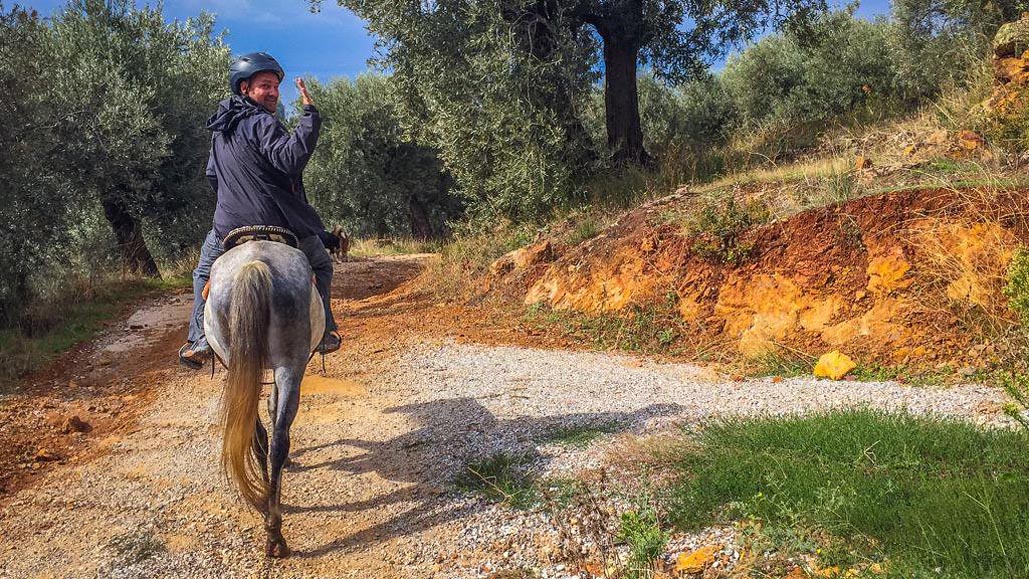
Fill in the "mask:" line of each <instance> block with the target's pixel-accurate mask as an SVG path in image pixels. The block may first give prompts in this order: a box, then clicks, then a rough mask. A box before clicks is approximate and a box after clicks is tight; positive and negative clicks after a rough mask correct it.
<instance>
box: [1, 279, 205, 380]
mask: <svg viewBox="0 0 1029 579" xmlns="http://www.w3.org/2000/svg"><path fill="white" fill-rule="evenodd" d="M191 283H192V281H191V280H190V279H189V278H187V277H184V276H181V275H177V276H174V277H169V278H166V279H155V280H147V279H129V280H112V281H110V282H106V283H103V284H99V285H93V286H90V287H89V288H88V291H84V292H74V293H67V294H66V295H62V296H61V297H59V298H55V299H51V300H47V301H45V302H40V303H37V304H33V305H31V306H30V307H29V308H28V309H27V311H26V314H25V315H24V316H23V317H22V319H21V320H20V323H19V324H18V325H16V326H12V327H7V328H0V389H5V388H7V387H9V386H10V384H11V383H12V382H13V381H15V380H17V379H18V378H20V377H22V376H24V375H25V374H28V373H29V372H31V371H33V370H35V369H37V368H39V367H40V366H42V365H44V364H46V363H47V362H50V361H51V360H53V359H54V358H56V357H57V356H58V355H59V354H61V353H62V352H65V351H67V350H69V349H71V348H73V347H74V346H75V345H77V344H80V343H82V342H84V341H87V340H89V339H91V338H92V337H93V336H95V335H96V334H97V332H99V331H100V330H101V329H102V328H103V327H104V323H105V322H107V321H109V320H111V319H112V318H114V317H116V316H117V315H118V314H119V313H120V312H121V311H122V309H123V308H124V307H125V305H126V304H127V303H129V302H131V301H133V300H136V299H138V298H140V297H142V296H144V295H147V294H150V293H153V292H159V291H167V290H172V289H181V288H186V287H189V286H190V284H191Z"/></svg>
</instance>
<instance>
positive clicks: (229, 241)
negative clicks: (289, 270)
mask: <svg viewBox="0 0 1029 579" xmlns="http://www.w3.org/2000/svg"><path fill="white" fill-rule="evenodd" d="M248 241H277V242H279V243H285V244H286V245H288V246H290V247H294V248H295V247H298V244H297V236H296V234H294V233H293V232H292V231H290V230H288V229H286V228H285V227H278V226H276V225H247V226H245V227H237V228H236V229H233V230H232V231H230V232H229V234H228V235H226V236H225V239H223V240H222V246H223V247H224V248H225V251H228V250H230V249H232V248H233V247H236V246H237V245H243V244H244V243H246V242H248Z"/></svg>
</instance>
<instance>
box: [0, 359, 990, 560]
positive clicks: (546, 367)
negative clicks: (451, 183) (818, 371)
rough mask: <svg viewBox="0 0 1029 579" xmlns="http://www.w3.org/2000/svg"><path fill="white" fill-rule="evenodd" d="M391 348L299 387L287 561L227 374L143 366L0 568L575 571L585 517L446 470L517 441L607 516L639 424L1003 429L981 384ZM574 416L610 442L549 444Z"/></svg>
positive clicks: (34, 505)
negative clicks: (868, 410)
mask: <svg viewBox="0 0 1029 579" xmlns="http://www.w3.org/2000/svg"><path fill="white" fill-rule="evenodd" d="M402 352H403V353H402V354H401V355H400V356H399V358H398V359H397V360H395V362H394V364H393V365H392V368H391V370H390V371H389V372H387V373H386V375H377V376H376V375H364V376H361V375H360V374H359V373H356V372H351V371H340V370H338V369H336V368H335V367H330V372H329V376H327V377H319V376H312V377H309V379H308V380H307V381H305V385H304V389H303V398H302V403H301V410H300V415H299V417H298V419H297V421H296V423H295V425H294V428H293V430H292V433H293V453H292V460H293V464H292V465H291V466H290V467H289V468H288V472H287V474H286V478H285V483H284V494H283V497H284V504H286V505H287V507H286V511H285V519H284V527H283V532H284V534H285V536H286V538H287V540H288V541H290V546H291V548H292V549H293V550H294V553H295V555H294V557H292V558H290V559H287V560H284V561H268V560H265V559H264V557H263V556H261V555H260V552H261V548H260V547H261V545H262V541H263V537H262V536H261V525H260V522H259V520H258V518H257V517H256V516H255V515H253V514H251V513H248V512H246V511H243V510H242V509H241V507H240V506H239V504H238V503H237V502H236V501H235V498H234V497H233V495H232V494H230V493H229V492H228V491H227V486H226V484H225V483H223V481H222V479H221V476H220V474H219V472H218V471H217V467H216V449H217V445H218V442H219V441H218V432H217V429H216V427H215V419H216V408H217V403H218V395H219V390H220V385H221V379H222V377H223V375H219V376H217V377H216V378H215V379H214V380H212V379H211V378H210V377H209V376H202V377H198V376H197V375H196V374H191V373H188V372H187V371H185V370H180V369H167V370H163V371H160V372H158V373H156V375H154V376H150V377H149V378H150V379H153V380H155V381H158V382H159V383H160V384H161V386H160V389H159V393H158V396H157V399H156V401H155V402H154V404H153V406H152V407H151V408H150V409H149V411H148V412H147V414H146V415H144V417H143V418H142V419H141V421H140V423H139V426H138V428H137V430H136V431H134V432H132V433H129V434H126V435H125V436H123V437H111V438H109V439H108V440H105V441H102V442H101V444H102V445H104V446H106V447H107V448H108V449H109V451H108V452H106V453H105V454H103V455H102V456H101V457H99V458H97V459H95V460H93V461H92V462H89V463H87V464H82V465H78V466H69V467H66V468H58V469H55V470H54V471H52V472H50V473H48V474H46V475H44V476H45V480H43V481H42V483H41V484H38V485H36V486H34V487H33V488H30V489H27V490H24V491H22V492H20V493H18V494H17V495H15V496H14V497H13V499H12V500H10V501H9V502H7V503H6V504H5V505H4V506H3V507H0V536H3V537H4V538H6V540H5V541H3V543H2V546H0V577H12V578H14V577H17V578H22V577H98V576H99V577H217V578H219V579H224V578H229V577H253V576H275V577H326V576H331V577H405V578H421V577H455V578H465V577H486V576H489V575H490V574H491V573H492V572H493V571H496V570H503V569H527V570H531V571H532V573H535V574H536V575H538V576H546V577H568V576H573V575H572V568H571V567H570V566H569V563H568V561H567V557H568V553H569V552H571V551H574V550H575V549H577V548H578V549H580V550H586V551H588V550H590V549H597V548H599V547H598V545H597V542H598V541H601V540H602V538H601V537H599V536H594V535H590V533H589V528H590V525H589V520H588V519H589V517H590V516H591V514H590V513H588V512H587V513H578V514H574V513H573V514H571V515H569V514H567V513H564V514H562V516H561V517H555V516H554V515H553V513H552V512H550V511H549V510H548V509H546V508H537V509H529V510H517V509H512V508H508V507H504V506H500V505H496V504H491V503H489V502H488V501H485V500H483V499H480V498H477V497H475V496H467V495H462V494H461V493H459V492H457V491H455V490H454V487H453V485H452V483H451V481H452V480H453V478H454V476H455V475H457V474H459V473H462V472H464V471H465V465H466V464H467V463H468V462H469V461H476V460H481V459H483V458H485V457H489V456H491V455H493V454H495V453H498V452H504V453H509V454H520V453H528V455H529V456H531V457H532V462H531V464H530V465H529V467H528V468H530V469H531V470H532V472H533V473H534V474H535V475H537V476H539V477H544V478H549V479H553V480H555V481H557V480H561V479H564V478H567V477H582V478H586V479H588V480H591V481H592V482H593V483H594V484H592V488H594V489H595V492H597V494H598V496H599V495H603V496H602V497H601V500H603V501H605V504H606V505H607V506H605V507H604V509H607V510H608V511H610V512H607V511H605V512H607V514H612V513H613V514H617V511H618V509H620V508H624V507H625V505H626V504H627V503H626V502H625V500H626V497H627V496H628V495H629V494H631V489H629V488H628V487H625V486H619V485H621V484H622V483H620V482H618V481H617V480H616V479H617V477H613V478H612V479H611V480H610V481H607V479H603V478H600V479H598V478H597V476H598V475H597V473H598V472H600V471H599V470H598V469H599V468H600V467H605V468H607V467H610V468H612V469H613V470H614V471H617V470H618V469H617V468H616V466H617V464H618V462H619V460H620V458H619V457H622V458H624V454H625V451H626V448H628V447H630V446H631V445H632V444H633V441H634V440H635V439H636V437H635V436H634V435H639V434H654V433H660V432H662V431H665V430H667V429H669V428H673V427H674V426H675V425H678V424H683V423H686V424H688V423H693V422H696V421H703V420H705V419H709V418H711V417H715V416H724V415H734V414H745V415H752V414H761V413H794V412H806V411H810V410H814V409H819V408H829V407H838V406H853V405H869V406H873V407H878V408H890V409H907V410H909V411H912V412H934V413H941V414H947V415H956V416H964V417H968V418H970V419H972V420H975V421H978V422H982V423H999V422H1002V421H1003V418H1002V417H1001V416H1000V413H999V408H1000V402H1001V401H1002V400H1003V395H1002V393H1001V392H999V391H998V390H997V389H994V388H988V387H982V386H959V387H952V388H946V389H927V388H913V387H905V386H902V385H899V384H895V383H857V382H836V383H830V382H825V381H815V380H812V379H786V380H783V381H781V382H778V383H773V382H772V381H771V380H770V379H760V380H751V381H744V382H724V381H720V380H719V377H718V376H716V375H714V374H712V373H710V372H708V371H706V370H705V369H703V368H699V367H696V366H690V365H684V364H669V363H658V362H654V361H649V360H642V359H639V358H633V357H628V356H619V355H610V354H602V353H569V352H561V351H545V350H533V349H526V348H515V347H481V346H468V345H457V344H454V343H451V342H445V343H436V344H425V343H421V344H415V345H413V346H411V347H410V348H408V349H406V350H402ZM314 368H315V366H314V365H312V368H311V369H312V371H314ZM344 376H351V377H353V376H359V378H358V379H357V380H354V381H349V380H345V379H342V377H344ZM583 427H593V428H598V429H601V430H604V431H605V432H606V433H607V434H604V435H603V436H601V437H599V438H597V439H595V440H593V441H592V442H590V443H588V444H587V445H585V446H576V445H570V444H564V443H560V442H556V441H555V439H556V438H558V437H560V436H561V435H562V433H568V432H570V431H573V430H574V429H578V428H583ZM605 476H606V475H605ZM590 477H593V478H590ZM608 485H610V486H608ZM620 501H621V502H620ZM602 510H603V509H602ZM566 517H567V518H566ZM576 541H578V542H580V543H581V544H579V545H575V544H572V543H575V542H576ZM713 541H717V542H721V543H724V544H728V543H731V542H732V531H731V529H717V528H715V529H709V530H706V531H704V532H701V533H698V534H696V535H691V536H678V537H675V538H674V540H673V545H672V547H671V548H672V549H678V550H685V549H689V548H695V547H696V546H699V545H701V544H707V543H710V542H713ZM730 555H731V553H730ZM730 559H731V556H730Z"/></svg>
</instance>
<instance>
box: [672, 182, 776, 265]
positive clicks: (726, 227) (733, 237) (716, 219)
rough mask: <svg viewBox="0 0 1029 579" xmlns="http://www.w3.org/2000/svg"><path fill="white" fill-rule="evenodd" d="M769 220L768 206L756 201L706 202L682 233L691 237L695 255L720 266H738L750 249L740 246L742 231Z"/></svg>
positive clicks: (733, 198) (732, 199) (711, 200)
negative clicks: (725, 264)
mask: <svg viewBox="0 0 1029 579" xmlns="http://www.w3.org/2000/svg"><path fill="white" fill-rule="evenodd" d="M769 219H771V215H770V213H769V212H768V207H767V206H766V205H765V204H763V203H761V202H760V201H757V200H752V201H745V202H740V201H737V200H736V198H735V197H729V199H728V200H727V201H719V200H716V199H708V200H707V202H706V204H705V205H704V206H703V207H702V208H701V209H700V210H699V211H697V213H696V214H695V215H694V216H693V218H692V219H691V220H690V221H689V222H687V224H686V228H685V233H686V234H687V235H693V236H695V237H696V239H695V240H694V242H693V246H692V250H693V251H694V252H696V253H697V254H698V255H700V256H702V257H704V258H706V259H709V260H712V261H716V262H721V263H729V264H733V265H739V264H740V263H741V262H743V261H744V260H745V259H746V258H747V257H749V256H750V251H751V249H752V247H750V246H749V245H746V244H740V242H739V236H740V234H742V233H743V232H744V231H746V230H748V229H750V228H751V227H754V226H755V225H760V224H762V223H766V222H768V221H769Z"/></svg>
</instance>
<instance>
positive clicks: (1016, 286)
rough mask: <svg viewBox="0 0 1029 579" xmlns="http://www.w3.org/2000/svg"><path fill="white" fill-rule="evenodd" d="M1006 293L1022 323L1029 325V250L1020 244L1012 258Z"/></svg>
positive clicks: (1009, 303)
mask: <svg viewBox="0 0 1029 579" xmlns="http://www.w3.org/2000/svg"><path fill="white" fill-rule="evenodd" d="M1004 295H1005V296H1006V297H1007V298H1008V307H1010V308H1011V309H1012V310H1014V312H1015V313H1016V314H1018V318H1019V320H1021V322H1022V325H1023V326H1029V251H1027V250H1026V248H1025V247H1023V246H1019V247H1018V249H1016V250H1015V254H1014V256H1012V258H1011V264H1010V265H1009V266H1008V280H1007V285H1005V286H1004Z"/></svg>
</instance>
